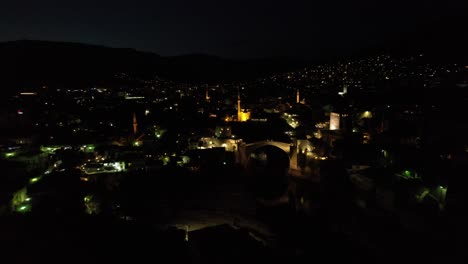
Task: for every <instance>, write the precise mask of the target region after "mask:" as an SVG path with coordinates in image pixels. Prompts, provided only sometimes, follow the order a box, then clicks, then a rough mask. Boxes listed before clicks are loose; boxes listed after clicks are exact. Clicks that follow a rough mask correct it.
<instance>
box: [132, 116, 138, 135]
mask: <svg viewBox="0 0 468 264" xmlns="http://www.w3.org/2000/svg"><path fill="white" fill-rule="evenodd" d="M137 127H138V123H137V119H136V115H135V112H133V134H135V135H136V133H137V132H138V128H137Z"/></svg>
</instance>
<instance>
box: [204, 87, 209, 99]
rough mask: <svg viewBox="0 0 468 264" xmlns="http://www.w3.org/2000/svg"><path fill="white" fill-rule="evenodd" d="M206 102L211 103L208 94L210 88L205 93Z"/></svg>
mask: <svg viewBox="0 0 468 264" xmlns="http://www.w3.org/2000/svg"><path fill="white" fill-rule="evenodd" d="M205 100H206V101H207V102H209V101H210V95H209V94H208V87H207V88H206V91H205Z"/></svg>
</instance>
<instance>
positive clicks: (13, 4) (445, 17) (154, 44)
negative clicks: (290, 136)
mask: <svg viewBox="0 0 468 264" xmlns="http://www.w3.org/2000/svg"><path fill="white" fill-rule="evenodd" d="M464 2H465V1H461V0H460V1H420V0H407V1H375V0H374V1H352V0H322V1H315V0H309V1H296V0H288V1H284V0H283V1H273V0H272V1H264V0H259V1H255V0H250V1H245V0H236V1H233V0H230V1H222V0H218V1H206V0H190V1H189V0H187V1H182V0H167V1H156V0H155V1H141V0H128V1H122V0H114V1H109V0H93V1H91V0H80V1H74V0H67V1H63V0H62V1H50V0H40V1H38V0H15V1H13V0H11V1H8V2H6V1H2V6H1V8H0V41H10V40H18V39H38V40H52V41H70V42H82V43H91V44H98V45H105V46H111V47H129V48H135V49H138V50H143V51H152V52H155V53H158V54H161V55H181V54H189V53H207V54H212V55H219V56H223V57H231V58H252V57H271V56H289V57H306V58H314V57H316V56H319V55H320V54H333V53H336V54H339V53H352V52H357V51H360V50H365V49H368V48H373V47H376V46H379V47H380V46H385V45H393V43H396V42H398V41H400V40H401V39H405V38H407V37H408V36H413V35H417V36H419V35H418V34H420V35H427V34H429V35H430V34H439V33H437V32H444V34H445V38H446V39H445V40H440V42H441V43H443V42H447V41H454V40H456V38H457V37H458V34H460V35H466V30H464V28H465V27H466V23H465V25H463V23H458V22H453V21H465V22H466V20H464V19H459V18H462V16H463V15H465V14H466V12H467V9H466V4H464ZM457 19H459V20H457ZM414 32H417V33H418V34H413V33H414ZM448 32H449V33H448ZM426 37H427V36H426ZM431 38H432V39H434V38H435V39H437V37H436V36H431ZM447 38H449V39H448V40H447ZM438 41H439V40H438Z"/></svg>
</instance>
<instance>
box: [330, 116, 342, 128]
mask: <svg viewBox="0 0 468 264" xmlns="http://www.w3.org/2000/svg"><path fill="white" fill-rule="evenodd" d="M338 129H340V114H338V113H333V112H332V113H330V130H338Z"/></svg>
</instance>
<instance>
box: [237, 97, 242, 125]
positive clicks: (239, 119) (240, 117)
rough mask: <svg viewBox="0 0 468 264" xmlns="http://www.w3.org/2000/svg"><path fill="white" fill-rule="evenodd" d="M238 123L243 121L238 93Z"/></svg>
mask: <svg viewBox="0 0 468 264" xmlns="http://www.w3.org/2000/svg"><path fill="white" fill-rule="evenodd" d="M237 121H239V122H241V121H242V113H241V99H240V92H239V91H237Z"/></svg>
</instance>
